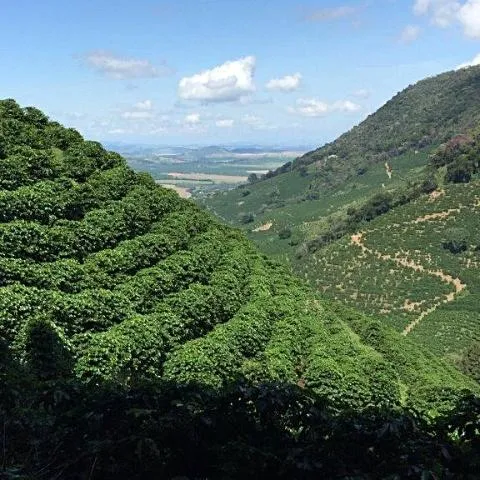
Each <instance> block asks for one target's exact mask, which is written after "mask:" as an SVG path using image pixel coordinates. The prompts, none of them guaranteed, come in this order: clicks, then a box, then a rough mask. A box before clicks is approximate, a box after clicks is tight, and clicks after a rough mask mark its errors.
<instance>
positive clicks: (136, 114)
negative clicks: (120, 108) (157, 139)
mask: <svg viewBox="0 0 480 480" xmlns="http://www.w3.org/2000/svg"><path fill="white" fill-rule="evenodd" d="M152 116H153V114H152V112H149V111H144V110H143V111H142V110H135V111H132V112H123V113H122V118H125V119H128V120H142V119H146V118H152Z"/></svg>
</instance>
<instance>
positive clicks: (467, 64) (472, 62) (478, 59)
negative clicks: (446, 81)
mask: <svg viewBox="0 0 480 480" xmlns="http://www.w3.org/2000/svg"><path fill="white" fill-rule="evenodd" d="M476 65H480V53H479V54H478V55H476V56H475V57H473V58H472V59H471V60H470V61H469V62H465V63H462V64H460V65H459V66H458V67H457V68H456V70H460V69H461V68H467V67H475V66H476Z"/></svg>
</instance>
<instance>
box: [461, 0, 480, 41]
mask: <svg viewBox="0 0 480 480" xmlns="http://www.w3.org/2000/svg"><path fill="white" fill-rule="evenodd" d="M458 19H459V21H460V23H461V24H462V25H463V31H464V32H465V35H467V37H472V38H480V0H469V1H468V2H466V3H465V5H463V6H462V8H460V11H459V12H458Z"/></svg>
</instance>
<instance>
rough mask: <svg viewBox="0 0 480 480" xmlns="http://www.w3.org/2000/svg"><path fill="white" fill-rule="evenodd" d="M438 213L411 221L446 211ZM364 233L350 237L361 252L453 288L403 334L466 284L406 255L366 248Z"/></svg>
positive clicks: (451, 299) (404, 332)
mask: <svg viewBox="0 0 480 480" xmlns="http://www.w3.org/2000/svg"><path fill="white" fill-rule="evenodd" d="M453 210H454V211H458V209H452V212H451V213H453ZM449 212H450V211H449ZM440 213H441V214H442V215H438V214H437V215H436V214H432V215H430V216H429V215H426V216H425V217H420V218H417V219H416V220H414V221H413V223H419V221H428V220H430V219H433V218H435V219H438V218H445V213H446V212H440ZM451 213H448V214H447V216H448V215H451ZM434 215H436V216H434ZM427 217H428V218H427ZM364 235H365V233H364V232H359V233H356V234H354V235H352V239H351V243H352V245H355V246H357V247H360V249H361V250H362V253H365V254H367V253H368V254H370V255H373V256H374V257H376V258H378V259H379V260H383V261H393V262H395V263H396V264H397V265H398V266H400V267H404V268H412V269H413V270H415V271H416V272H424V273H426V274H427V275H432V276H434V277H438V278H439V279H440V280H441V281H442V282H445V283H448V284H450V285H452V287H453V288H454V291H453V292H450V293H448V294H446V295H444V296H443V298H442V299H441V300H439V301H438V302H436V303H435V304H434V305H433V306H432V307H430V308H429V309H427V310H424V311H423V312H422V313H421V314H420V315H419V316H418V317H417V318H416V319H415V320H413V321H412V322H411V323H410V324H408V325H407V326H406V327H405V329H404V330H403V332H402V334H403V335H408V334H409V333H410V332H411V331H412V330H413V329H414V328H415V327H416V326H417V325H418V324H419V323H420V322H421V321H422V320H423V319H424V318H425V317H426V316H427V315H429V314H430V313H432V312H434V311H435V310H436V309H437V308H438V307H439V306H440V305H442V304H443V303H448V302H453V300H455V297H456V296H457V295H458V294H459V293H460V292H462V291H463V290H464V289H465V287H466V284H464V283H462V281H461V280H460V279H459V278H454V277H452V276H451V275H449V274H447V273H445V272H443V271H441V270H429V269H426V268H425V267H424V266H423V265H421V264H419V263H416V262H414V261H413V260H411V259H408V258H406V257H399V256H392V255H389V254H385V253H382V252H379V251H378V250H373V249H371V248H368V247H367V246H366V245H365V236H364ZM405 305H409V307H408V308H412V307H411V306H410V305H412V304H411V303H410V301H409V300H408V299H407V300H406V301H405ZM415 306H416V305H415ZM415 306H414V307H413V309H414V308H415Z"/></svg>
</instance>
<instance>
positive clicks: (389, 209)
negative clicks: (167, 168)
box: [203, 67, 480, 378]
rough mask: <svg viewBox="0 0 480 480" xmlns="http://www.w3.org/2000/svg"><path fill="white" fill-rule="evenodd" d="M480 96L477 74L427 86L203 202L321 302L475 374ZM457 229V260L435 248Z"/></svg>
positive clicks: (475, 70)
mask: <svg viewBox="0 0 480 480" xmlns="http://www.w3.org/2000/svg"><path fill="white" fill-rule="evenodd" d="M479 89H480V67H472V68H468V69H463V70H460V71H456V72H448V73H446V74H442V75H439V76H437V77H433V78H428V79H426V80H423V81H421V82H419V83H418V84H416V85H414V86H410V87H408V88H407V89H406V90H404V91H403V92H401V93H399V94H397V95H396V96H395V97H394V98H393V99H392V100H390V101H389V102H387V103H386V104H385V105H384V106H383V107H382V108H380V109H379V110H378V111H377V112H376V113H375V114H373V115H371V116H370V117H369V118H368V119H367V120H365V121H364V122H363V123H362V124H360V125H359V126H358V127H355V128H354V129H352V130H351V131H350V132H347V133H346V134H344V135H342V136H341V137H340V138H339V139H338V140H336V141H335V142H333V143H332V144H329V145H326V146H325V147H322V148H320V149H318V150H316V151H314V152H311V153H309V154H307V155H305V156H304V157H301V158H299V159H297V160H296V162H294V164H293V165H292V166H287V167H285V168H282V169H280V170H279V171H277V172H276V173H275V174H274V175H272V176H270V178H267V179H265V180H263V181H259V182H257V183H255V184H253V185H249V186H247V187H244V188H240V189H236V190H234V191H230V192H228V193H224V194H222V195H217V196H212V197H210V198H207V199H205V200H204V202H203V205H204V206H206V207H207V208H208V209H209V210H211V211H213V212H214V213H216V214H217V215H218V216H220V217H221V218H223V219H224V220H226V221H228V222H230V223H231V224H234V225H238V226H241V227H242V228H243V229H244V230H245V231H246V232H247V234H248V235H249V237H250V238H251V239H252V240H254V241H255V242H256V243H257V245H258V246H259V247H260V249H261V250H262V251H264V252H266V253H269V254H271V255H274V256H276V258H278V259H282V260H284V261H285V262H287V263H288V264H290V265H291V266H293V269H294V271H295V272H296V273H298V274H300V275H301V276H302V277H303V278H306V279H308V280H309V281H310V283H311V284H312V285H313V286H315V287H316V288H317V289H318V290H319V291H320V292H321V293H322V294H323V295H325V296H328V297H331V298H333V299H338V300H341V301H342V302H346V303H348V304H349V305H351V306H353V307H354V308H358V309H360V310H362V311H364V312H366V313H369V314H375V315H378V316H380V317H381V318H383V319H385V320H386V322H387V324H388V325H390V326H393V327H394V328H395V329H397V330H398V331H399V332H403V333H404V334H407V335H411V336H412V338H414V339H415V340H417V341H418V342H419V343H421V344H423V345H425V346H428V347H429V348H430V349H431V350H432V351H433V352H434V353H436V354H439V355H440V356H444V357H446V358H447V359H449V360H451V361H453V362H455V363H457V364H459V365H462V364H464V363H465V362H466V363H467V365H466V366H465V365H464V366H463V368H464V369H465V370H466V371H469V372H470V373H471V367H470V366H469V365H471V364H472V363H473V364H475V365H478V350H479V349H478V346H477V345H478V340H479V338H478V333H477V332H478V325H479V317H478V307H477V306H476V305H478V299H477V297H476V295H477V291H478V288H479V285H478V279H477V277H478V258H477V257H478V250H476V246H477V244H478V240H477V238H476V235H477V232H478V226H479V225H478V198H477V197H478V193H477V192H478V187H479V183H478V180H479V179H478V172H479V165H480V135H479V130H478V128H479V127H478V126H479V125H480V120H479V117H478V111H479V108H478V107H479V105H478V104H477V103H476V102H478V99H479V98H480V96H479V95H478V93H479V92H478V90H479ZM474 92H477V93H475V94H473V93H474ZM412 119H414V120H412ZM394 145H396V147H395V148H394ZM331 155H334V156H335V157H331ZM322 159H323V160H322ZM355 169H356V170H355ZM282 171H285V172H286V173H281V172H282ZM455 231H456V233H458V234H459V236H460V237H461V238H460V240H461V241H462V242H466V244H467V247H468V248H466V249H465V251H462V252H454V253H453V252H451V251H449V250H448V248H444V247H443V246H442V245H444V244H445V243H448V241H449V237H451V236H452V235H455V234H456V233H455ZM472 349H473V351H474V352H476V353H472ZM467 358H469V359H470V360H468V361H466V359H467ZM473 375H474V376H475V377H476V378H477V375H476V374H473Z"/></svg>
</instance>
